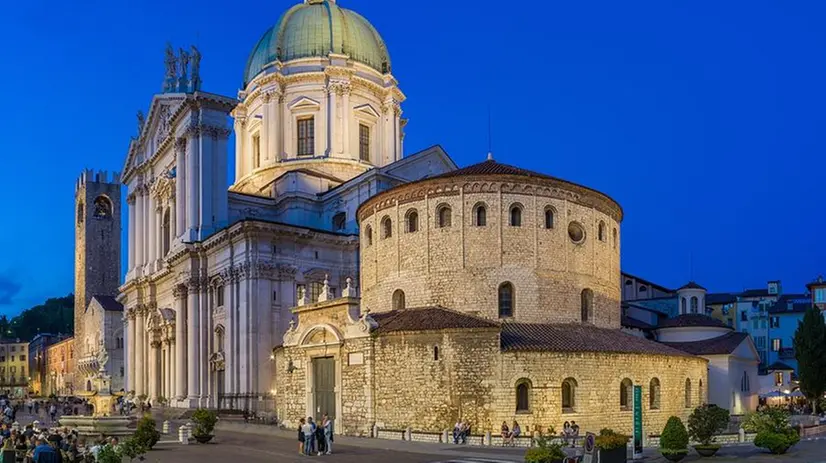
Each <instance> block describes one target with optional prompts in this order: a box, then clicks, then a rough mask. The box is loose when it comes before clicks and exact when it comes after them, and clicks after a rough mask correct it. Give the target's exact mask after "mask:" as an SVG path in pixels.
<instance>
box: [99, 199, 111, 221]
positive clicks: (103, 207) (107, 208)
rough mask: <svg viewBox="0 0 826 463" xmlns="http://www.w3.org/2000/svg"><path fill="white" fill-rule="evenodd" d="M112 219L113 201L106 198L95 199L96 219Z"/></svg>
mask: <svg viewBox="0 0 826 463" xmlns="http://www.w3.org/2000/svg"><path fill="white" fill-rule="evenodd" d="M111 217H112V201H109V198H107V197H106V196H98V197H97V198H95V218H96V219H109V218H111Z"/></svg>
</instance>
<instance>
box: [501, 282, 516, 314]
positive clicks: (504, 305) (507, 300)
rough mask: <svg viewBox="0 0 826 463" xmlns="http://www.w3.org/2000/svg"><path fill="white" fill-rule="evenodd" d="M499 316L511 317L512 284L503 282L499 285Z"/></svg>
mask: <svg viewBox="0 0 826 463" xmlns="http://www.w3.org/2000/svg"><path fill="white" fill-rule="evenodd" d="M498 300H499V318H510V317H513V285H512V284H511V283H510V282H505V283H502V284H501V285H499V299H498Z"/></svg>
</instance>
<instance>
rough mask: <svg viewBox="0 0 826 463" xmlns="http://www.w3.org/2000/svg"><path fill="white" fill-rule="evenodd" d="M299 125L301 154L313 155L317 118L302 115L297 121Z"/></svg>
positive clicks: (299, 149)
mask: <svg viewBox="0 0 826 463" xmlns="http://www.w3.org/2000/svg"><path fill="white" fill-rule="evenodd" d="M296 122H297V125H298V133H297V136H298V140H297V141H298V151H297V153H296V154H298V155H299V156H312V155H314V154H315V118H314V117H313V116H310V117H302V118H299V119H298V120H297V121H296Z"/></svg>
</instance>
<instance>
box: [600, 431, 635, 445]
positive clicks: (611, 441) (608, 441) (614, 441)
mask: <svg viewBox="0 0 826 463" xmlns="http://www.w3.org/2000/svg"><path fill="white" fill-rule="evenodd" d="M630 438H631V437H630V436H626V435H624V434H617V433H616V432H614V430H613V429H609V428H603V429H601V430H600V431H599V435H598V436H597V437H596V439H595V444H596V446H597V448H600V449H602V450H614V449H619V448H625V447H626V446H627V445H628V439H630Z"/></svg>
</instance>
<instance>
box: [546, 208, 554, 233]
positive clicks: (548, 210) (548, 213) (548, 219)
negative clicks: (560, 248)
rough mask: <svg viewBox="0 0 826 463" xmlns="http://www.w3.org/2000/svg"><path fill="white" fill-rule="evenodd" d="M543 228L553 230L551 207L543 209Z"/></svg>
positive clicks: (552, 211) (552, 209)
mask: <svg viewBox="0 0 826 463" xmlns="http://www.w3.org/2000/svg"><path fill="white" fill-rule="evenodd" d="M545 228H548V229H551V228H554V208H553V207H551V206H548V207H546V208H545Z"/></svg>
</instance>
